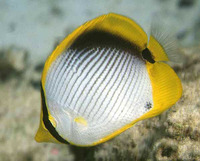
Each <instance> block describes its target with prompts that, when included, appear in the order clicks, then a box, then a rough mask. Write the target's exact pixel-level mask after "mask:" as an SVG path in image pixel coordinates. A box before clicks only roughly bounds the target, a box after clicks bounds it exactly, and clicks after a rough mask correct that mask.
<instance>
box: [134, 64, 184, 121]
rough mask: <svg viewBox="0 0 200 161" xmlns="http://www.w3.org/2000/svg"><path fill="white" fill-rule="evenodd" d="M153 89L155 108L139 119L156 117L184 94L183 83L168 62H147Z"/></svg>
mask: <svg viewBox="0 0 200 161" xmlns="http://www.w3.org/2000/svg"><path fill="white" fill-rule="evenodd" d="M147 70H148V73H149V76H150V80H151V83H152V89H153V102H154V106H153V108H152V109H151V110H150V111H149V112H147V113H146V114H144V115H143V116H141V117H140V118H139V119H138V120H143V119H146V118H150V117H154V116H156V115H159V114H160V113H162V112H163V111H165V110H167V109H168V108H170V107H171V106H172V105H174V104H175V103H176V102H177V101H178V100H179V99H180V97H181V95H182V85H181V81H180V79H179V78H178V76H177V74H176V73H175V72H174V70H173V69H172V68H171V67H170V66H169V65H168V64H166V63H163V62H156V63H154V64H150V63H147Z"/></svg>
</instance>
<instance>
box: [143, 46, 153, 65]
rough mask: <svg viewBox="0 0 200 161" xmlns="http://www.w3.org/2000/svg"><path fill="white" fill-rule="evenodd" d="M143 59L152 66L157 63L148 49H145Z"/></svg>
mask: <svg viewBox="0 0 200 161" xmlns="http://www.w3.org/2000/svg"><path fill="white" fill-rule="evenodd" d="M142 57H143V59H145V60H147V61H148V62H150V63H152V64H153V63H155V60H154V59H153V56H152V54H151V52H150V51H149V49H148V48H145V49H144V50H143V51H142Z"/></svg>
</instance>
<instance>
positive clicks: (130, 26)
mask: <svg viewBox="0 0 200 161" xmlns="http://www.w3.org/2000/svg"><path fill="white" fill-rule="evenodd" d="M93 29H98V30H101V31H106V32H109V33H111V34H114V35H117V36H120V37H122V38H124V39H126V40H128V41H129V42H130V43H133V44H134V45H136V46H137V47H138V50H141V51H142V50H143V49H144V48H146V46H147V39H148V38H147V35H146V33H145V32H144V30H143V29H142V28H141V27H140V26H139V25H138V24H137V23H135V22H134V21H133V20H132V19H129V18H127V17H125V16H121V15H118V14H114V13H109V14H107V15H102V16H100V17H97V18H95V19H93V20H91V21H88V22H86V23H85V24H83V25H82V26H80V27H79V28H77V29H76V30H75V31H73V32H72V33H71V34H69V35H68V36H67V37H66V38H65V39H64V40H63V41H62V42H61V43H60V45H58V46H57V47H56V49H55V50H54V51H53V53H52V54H51V55H50V56H49V57H48V59H47V61H46V63H45V67H44V70H43V74H42V84H43V85H44V84H45V79H46V74H47V71H48V69H49V67H50V65H51V64H52V62H53V61H55V59H56V58H57V57H58V56H59V55H60V54H61V53H62V52H63V51H64V50H66V49H67V48H68V47H69V46H70V45H71V44H72V43H73V42H74V41H75V40H76V38H77V37H78V36H80V35H81V34H82V33H84V32H86V31H91V30H93Z"/></svg>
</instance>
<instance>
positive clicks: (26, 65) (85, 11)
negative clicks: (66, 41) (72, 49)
mask: <svg viewBox="0 0 200 161" xmlns="http://www.w3.org/2000/svg"><path fill="white" fill-rule="evenodd" d="M108 12H116V13H119V14H123V15H126V16H128V17H131V18H133V19H135V20H136V21H137V22H139V24H141V25H142V27H144V29H145V31H146V32H147V33H148V31H149V27H150V24H151V22H152V17H156V18H157V16H158V18H157V19H158V20H159V21H161V23H165V24H167V25H168V26H169V27H168V28H167V29H168V32H170V33H171V32H173V33H174V34H175V37H176V39H177V41H178V43H179V46H178V52H177V55H179V61H178V62H177V63H170V65H172V67H173V68H174V70H175V71H176V72H177V74H178V75H179V77H180V79H181V81H182V85H183V96H182V98H181V99H180V100H179V102H178V103H177V104H176V105H174V106H173V107H172V108H170V109H169V110H168V111H166V112H164V113H163V114H161V115H160V116H157V117H155V118H151V119H148V120H144V121H141V122H139V123H137V124H136V125H135V126H133V127H132V128H130V129H129V130H127V131H126V132H124V133H122V134H121V135H119V136H118V137H116V138H114V139H112V140H110V141H108V142H106V143H104V144H101V145H98V146H96V147H91V148H78V147H73V146H70V145H61V144H50V143H49V144H47V143H42V144H39V143H36V142H35V141H34V135H35V133H36V130H37V127H38V124H39V115H40V105H41V100H40V90H39V82H40V76H41V72H42V69H43V65H44V61H45V59H46V57H47V56H48V54H50V53H51V51H52V50H53V49H54V48H55V45H56V44H58V43H59V42H60V41H61V40H62V39H63V38H64V37H65V36H67V34H69V33H70V32H71V31H73V30H74V29H75V28H76V27H78V26H79V25H81V24H82V23H84V22H85V21H87V20H89V19H92V18H94V17H96V16H98V15H101V14H105V13H108ZM155 15H156V16H155ZM154 19H155V18H154ZM0 21H1V25H0V35H1V37H0V124H1V127H0V161H37V160H42V161H56V160H59V161H73V160H75V161H79V160H81V161H84V160H86V161H93V160H94V161H95V160H96V161H110V160H125V161H129V160H130V161H132V160H139V161H145V160H148V161H154V160H161V161H162V160H196V161H197V160H200V119H199V118H200V98H199V95H200V1H198V0H168V1H167V0H149V1H145V0H135V1H132V0H125V1H121V0H111V1H109V2H107V1H106V0H102V1H97V0H94V1H90V0H87V1H84V3H83V2H82V1H81V0H76V1H72V0H69V1H62V0H60V1H53V0H45V1H41V0H36V1H31V0H18V1H15V0H5V1H4V0H2V1H1V0H0ZM154 21H155V20H154Z"/></svg>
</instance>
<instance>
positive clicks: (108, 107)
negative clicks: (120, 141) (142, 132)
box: [45, 47, 153, 145]
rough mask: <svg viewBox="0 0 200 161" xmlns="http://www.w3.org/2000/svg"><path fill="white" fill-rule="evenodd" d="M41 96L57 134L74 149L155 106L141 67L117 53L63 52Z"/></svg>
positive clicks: (131, 57)
mask: <svg viewBox="0 0 200 161" xmlns="http://www.w3.org/2000/svg"><path fill="white" fill-rule="evenodd" d="M45 91H46V100H47V105H48V110H49V112H50V114H51V115H52V116H53V118H54V119H55V122H56V127H55V128H56V131H57V132H58V133H59V134H60V135H61V136H62V137H63V138H64V139H66V140H67V141H69V142H72V143H74V144H78V145H91V144H92V143H94V142H97V141H99V140H100V139H102V138H105V137H106V136H109V135H110V134H112V133H114V132H115V131H116V130H119V129H121V128H122V127H124V126H125V125H127V124H130V123H131V122H132V121H133V120H135V119H137V118H138V117H140V116H142V115H143V114H144V113H146V112H147V111H149V110H150V108H148V107H149V105H150V107H153V98H152V86H151V82H150V79H149V75H148V72H147V69H146V65H145V62H144V61H143V60H142V59H140V58H138V57H137V56H135V55H134V53H129V52H125V51H123V50H120V49H115V48H105V47H88V48H85V49H77V50H75V49H67V50H66V51H65V52H63V53H62V54H60V55H59V56H58V57H57V58H56V60H55V61H54V62H53V63H52V65H51V66H50V68H49V71H48V73H47V77H46V82H45ZM76 118H82V119H83V120H85V121H86V123H87V124H83V123H81V122H77V121H75V119H76Z"/></svg>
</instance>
